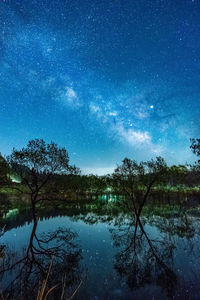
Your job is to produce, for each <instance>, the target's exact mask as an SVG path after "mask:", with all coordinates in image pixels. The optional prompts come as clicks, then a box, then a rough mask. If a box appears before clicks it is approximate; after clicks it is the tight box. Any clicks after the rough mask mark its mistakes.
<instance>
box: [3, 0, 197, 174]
mask: <svg viewBox="0 0 200 300" xmlns="http://www.w3.org/2000/svg"><path fill="white" fill-rule="evenodd" d="M0 104H1V106H0V147H1V149H0V151H1V152H2V154H9V153H10V152H11V150H12V148H13V147H16V148H20V147H22V146H24V145H25V144H27V142H28V140H30V139H32V138H35V137H39V138H43V139H45V140H46V141H47V142H49V141H51V140H53V141H55V142H57V143H58V144H59V145H61V146H65V147H66V148H67V150H68V152H69V155H70V158H71V161H72V162H73V163H76V164H77V165H78V166H79V167H81V168H82V169H83V170H84V171H86V172H91V171H92V172H96V173H99V174H102V173H104V172H106V171H110V170H112V168H113V167H114V166H115V165H116V163H120V161H121V160H122V159H123V158H124V157H125V156H128V157H130V158H132V159H136V160H147V159H149V158H152V157H155V156H158V155H161V156H163V157H164V158H166V160H167V162H168V163H170V164H172V163H185V162H186V161H187V162H191V161H193V160H194V156H193V154H192V153H191V151H190V149H189V145H190V140H189V139H190V138H191V137H199V134H200V122H199V120H200V1H198V0H193V1H192V0H90V1H89V0H69V1H68V0H63V1H62V0H46V1H44V0H40V1H39V0H3V1H2V0H1V1H0Z"/></svg>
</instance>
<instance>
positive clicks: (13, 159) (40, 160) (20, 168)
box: [0, 139, 200, 203]
mask: <svg viewBox="0 0 200 300" xmlns="http://www.w3.org/2000/svg"><path fill="white" fill-rule="evenodd" d="M199 149H200V140H199V139H192V140H191V150H192V151H193V152H194V154H196V155H197V157H199V156H200V150H199ZM199 186H200V161H197V162H196V163H195V164H194V165H173V166H167V164H166V162H165V160H164V159H163V158H161V157H157V158H156V159H155V160H150V161H146V162H144V161H142V162H137V161H135V160H131V159H128V158H125V159H124V160H123V161H122V164H121V165H119V166H117V167H116V169H115V171H114V172H113V174H110V175H106V176H97V175H92V174H91V175H82V174H81V171H80V169H79V168H77V167H76V166H72V165H70V164H69V156H68V153H67V151H66V149H65V148H59V147H58V145H57V144H55V143H53V142H52V143H50V144H46V143H45V142H44V141H43V140H39V139H35V140H31V141H30V142H29V143H28V145H27V147H25V148H22V149H21V150H16V149H13V152H12V154H11V155H10V156H8V157H7V158H3V157H2V156H0V188H1V191H4V192H8V193H9V192H11V191H12V192H14V193H27V194H28V195H30V196H31V202H32V203H36V202H37V201H40V200H41V198H43V197H42V195H43V196H44V198H48V197H50V195H51V196H52V197H51V198H53V197H54V198H59V197H60V198H70V197H71V198H77V197H81V196H82V197H84V196H85V195H87V194H94V195H95V194H103V193H110V194H120V195H125V196H129V197H130V195H131V197H133V194H134V197H139V195H141V194H145V193H148V196H149V193H151V192H152V191H158V190H159V191H163V192H165V191H172V192H173V191H179V190H180V191H183V190H185V191H186V192H189V191H197V192H198V191H199V190H200V188H199ZM47 195H48V196H47Z"/></svg>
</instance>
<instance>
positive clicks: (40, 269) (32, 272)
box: [0, 219, 82, 300]
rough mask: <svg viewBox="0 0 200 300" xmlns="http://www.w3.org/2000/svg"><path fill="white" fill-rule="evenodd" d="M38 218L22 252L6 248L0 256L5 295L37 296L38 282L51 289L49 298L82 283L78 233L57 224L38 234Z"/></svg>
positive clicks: (65, 293)
mask: <svg viewBox="0 0 200 300" xmlns="http://www.w3.org/2000/svg"><path fill="white" fill-rule="evenodd" d="M37 225H38V221H37V219H35V220H34V222H33V228H32V232H31V235H30V239H29V242H28V245H27V247H26V249H23V250H22V253H20V254H19V253H18V252H13V251H12V250H8V249H7V251H5V254H4V256H3V257H2V259H1V260H0V263H1V264H0V276H1V282H5V285H4V286H3V287H1V288H3V295H4V297H5V298H6V299H16V300H17V299H20V300H21V299H36V298H37V296H38V291H39V289H40V287H41V286H44V282H46V284H45V289H46V291H50V290H51V291H52V292H51V297H53V298H51V299H54V298H55V299H56V298H57V299H64V297H66V295H68V296H70V295H72V294H73V293H74V291H76V289H77V287H78V286H79V285H80V283H81V281H82V280H81V274H82V271H81V267H80V260H81V249H80V248H79V247H78V244H77V243H76V242H75V239H76V238H77V235H76V234H75V233H73V232H72V231H71V230H69V229H65V228H58V229H57V230H56V231H51V232H47V233H43V234H40V235H38V234H37V232H36V229H37Z"/></svg>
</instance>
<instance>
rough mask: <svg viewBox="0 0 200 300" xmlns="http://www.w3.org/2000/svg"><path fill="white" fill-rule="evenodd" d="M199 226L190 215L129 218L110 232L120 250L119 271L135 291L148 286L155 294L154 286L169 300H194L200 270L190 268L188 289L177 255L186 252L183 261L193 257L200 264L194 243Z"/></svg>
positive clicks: (117, 256) (116, 266)
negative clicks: (190, 275) (190, 278)
mask: <svg viewBox="0 0 200 300" xmlns="http://www.w3.org/2000/svg"><path fill="white" fill-rule="evenodd" d="M198 225H199V224H197V222H194V219H193V218H192V217H191V216H188V215H187V214H186V213H185V214H183V215H182V216H180V217H179V218H170V219H168V218H163V217H162V218H161V217H158V216H157V217H155V216H152V217H150V216H149V217H148V218H146V217H144V216H143V217H141V216H139V215H138V216H135V215H134V216H132V218H125V219H124V222H121V221H120V224H118V225H117V228H116V227H115V228H113V229H111V230H110V231H111V234H112V238H113V240H114V244H115V246H116V247H118V248H119V249H120V250H119V252H118V253H117V254H116V255H115V263H114V267H115V269H116V271H117V272H118V274H119V275H120V276H121V278H124V279H125V281H126V283H127V285H128V286H129V288H130V289H132V290H133V291H134V290H136V289H140V288H143V289H144V288H145V286H148V288H149V294H151V291H152V290H153V289H152V286H157V287H158V286H159V287H160V288H161V290H162V291H163V292H162V295H166V297H167V299H193V296H192V294H195V293H196V291H195V281H196V278H198V277H199V275H198V274H199V272H198V269H196V268H193V266H192V264H191V265H190V268H191V270H188V275H189V274H190V273H191V272H192V273H193V282H191V281H190V283H189V286H188V283H187V282H186V280H185V279H184V278H182V277H184V276H182V275H183V273H182V272H181V269H179V268H178V264H177V258H178V260H179V259H180V257H179V256H178V255H177V253H178V252H179V251H180V250H182V249H184V252H185V253H183V252H182V254H183V259H184V258H185V257H187V258H188V262H189V258H190V257H192V259H191V262H192V260H193V259H195V260H196V262H198V264H199V262H200V261H199V258H200V257H199V253H198V252H197V251H196V250H195V248H196V246H197V245H195V240H194V237H195V235H197V234H199V226H198ZM150 226H151V227H150ZM155 228H156V230H155ZM180 239H181V240H180ZM180 241H181V244H182V247H180ZM181 248H182V249H181ZM179 266H180V265H179ZM185 275H186V274H185ZM186 276H187V275H186ZM197 294H198V295H199V292H197ZM185 297H186V298H185ZM190 297H191V298H190ZM141 299H142V298H141Z"/></svg>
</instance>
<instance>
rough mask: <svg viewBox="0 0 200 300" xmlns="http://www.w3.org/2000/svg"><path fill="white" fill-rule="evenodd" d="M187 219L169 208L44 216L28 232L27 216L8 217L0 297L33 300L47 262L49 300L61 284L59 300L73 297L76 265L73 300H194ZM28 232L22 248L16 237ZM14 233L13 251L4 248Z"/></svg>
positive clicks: (193, 218) (191, 219) (196, 234)
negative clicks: (85, 267)
mask: <svg viewBox="0 0 200 300" xmlns="http://www.w3.org/2000/svg"><path fill="white" fill-rule="evenodd" d="M197 210H198V207H197ZM195 214H196V212H194V208H192V213H191V210H188V211H187V212H186V210H185V209H184V208H183V207H182V206H180V207H178V206H177V205H176V206H174V207H172V206H170V207H169V206H166V207H164V206H162V207H152V206H151V207H150V206H149V207H144V209H143V211H142V213H141V214H140V215H137V216H136V215H133V214H131V213H130V212H129V213H127V212H124V211H122V210H121V208H119V206H117V207H116V206H114V204H113V205H110V204H109V205H108V206H106V207H102V206H101V207H99V206H98V205H96V206H95V205H91V206H86V205H85V206H83V207H81V206H80V207H71V208H70V207H68V208H67V209H66V210H65V211H64V210H63V209H58V210H57V211H56V210H55V209H54V208H53V210H52V212H51V209H50V208H49V210H48V208H45V210H42V209H41V210H40V211H39V210H38V216H40V222H34V223H31V224H30V221H31V219H30V218H31V216H29V214H27V215H24V216H22V215H21V212H20V213H19V214H18V215H16V216H13V215H11V214H9V215H8V216H7V217H6V218H5V219H3V220H1V222H2V223H1V225H2V226H3V225H4V224H5V225H6V229H7V232H6V233H5V235H6V238H5V239H4V236H3V237H2V251H1V255H0V257H1V258H0V262H1V278H0V281H1V282H2V285H3V286H2V287H3V290H4V295H5V296H7V295H9V299H34V298H36V297H33V295H37V291H38V288H39V287H41V285H42V282H43V280H44V279H45V278H46V276H47V274H48V271H49V266H50V265H51V262H52V267H51V272H50V276H49V279H48V287H47V289H48V288H51V287H53V286H56V289H55V290H54V291H53V296H52V297H53V299H54V298H57V299H60V295H61V294H62V286H63V282H65V290H66V292H67V297H70V296H71V295H72V294H73V292H74V291H75V290H76V289H77V287H78V286H79V285H80V283H81V282H82V277H83V274H85V272H84V271H83V267H81V266H83V265H86V266H87V268H88V273H87V275H88V276H87V279H85V280H84V284H83V285H82V286H81V288H80V289H79V290H78V293H77V297H76V298H77V299H126V300H128V299H131V300H132V299H137V300H138V299H145V300H146V299H151V298H153V297H154V299H181V300H182V299H199V296H200V292H199V287H198V286H199V285H198V284H199V281H200V275H199V274H200V272H199V265H200V252H199V247H198V245H199V242H200V219H199V217H197V215H195ZM50 215H52V218H50ZM198 215H199V214H198ZM27 221H28V223H29V225H27V223H26V222H27ZM14 224H15V227H17V226H19V227H17V228H15V229H14V228H13V227H14ZM30 225H31V226H33V227H32V231H31V234H30V236H29V237H28V239H27V238H25V239H24V240H25V241H26V247H24V240H23V241H22V240H21V238H20V237H19V236H20V233H21V232H22V230H23V228H24V229H25V228H26V230H27V227H28V228H30ZM69 227H70V228H71V229H73V232H72V231H71V230H69V229H66V228H69ZM11 228H13V229H11ZM74 231H75V232H78V236H77V234H75V233H74ZM10 232H12V234H10ZM18 232H19V236H18V237H17V238H16V240H15V241H13V243H12V242H11V244H12V245H14V246H15V245H17V243H18V242H19V247H18V246H17V247H16V249H15V251H14V250H13V249H14V248H15V247H13V248H12V247H11V246H10V245H9V243H10V241H11V240H10V239H11V238H12V236H13V234H15V233H17V234H18ZM39 232H40V234H39ZM41 232H43V233H42V234H41ZM78 238H79V239H80V241H81V248H82V251H81V249H80V246H79V243H78V242H77V239H78ZM20 243H21V244H20ZM0 250H1V249H0ZM52 257H53V259H52ZM65 274H66V275H65ZM97 279H98V280H97ZM19 295H20V296H19ZM65 296H66V295H65Z"/></svg>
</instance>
